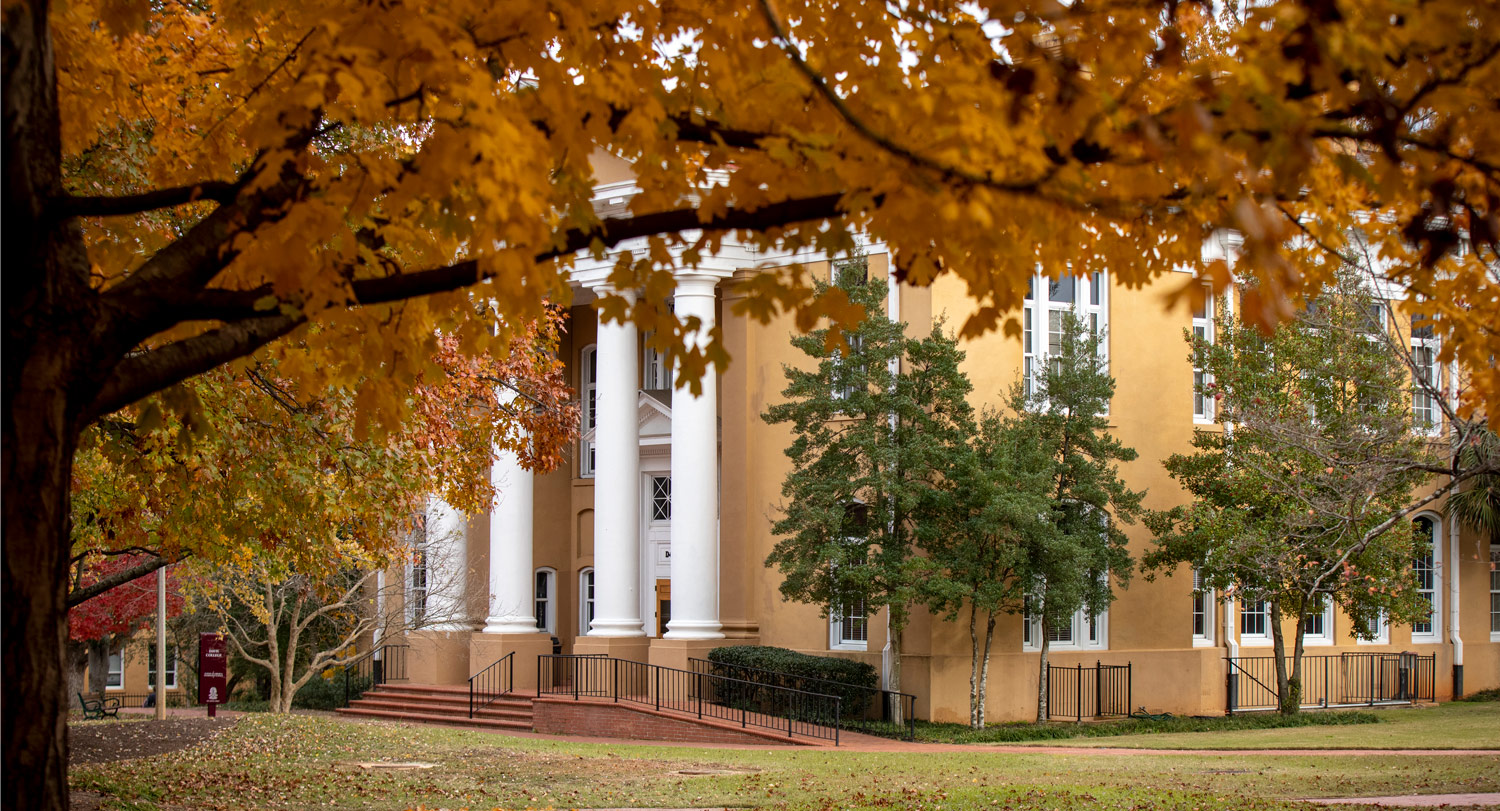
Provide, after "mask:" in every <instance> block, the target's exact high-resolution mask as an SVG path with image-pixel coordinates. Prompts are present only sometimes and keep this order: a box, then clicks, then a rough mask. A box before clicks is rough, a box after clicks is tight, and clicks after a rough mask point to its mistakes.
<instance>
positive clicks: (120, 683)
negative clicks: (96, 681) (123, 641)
mask: <svg viewBox="0 0 1500 811" xmlns="http://www.w3.org/2000/svg"><path fill="white" fill-rule="evenodd" d="M111 681H113V682H115V684H110V682H111ZM104 689H106V690H124V689H125V651H124V650H116V651H113V652H112V653H110V654H109V656H107V657H105V659H104Z"/></svg>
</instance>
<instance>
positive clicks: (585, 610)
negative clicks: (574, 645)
mask: <svg viewBox="0 0 1500 811" xmlns="http://www.w3.org/2000/svg"><path fill="white" fill-rule="evenodd" d="M593 624H594V569H593V567H592V566H590V567H589V568H587V569H584V570H583V571H581V572H579V573H578V634H579V636H584V635H586V634H588V632H589V626H591V625H593Z"/></svg>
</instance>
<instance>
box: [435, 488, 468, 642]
mask: <svg viewBox="0 0 1500 811" xmlns="http://www.w3.org/2000/svg"><path fill="white" fill-rule="evenodd" d="M466 535H467V533H466V532H465V526H464V517H463V515H462V514H461V513H459V511H458V510H455V509H453V507H452V506H451V505H449V504H448V502H446V501H443V500H442V499H440V498H437V497H436V496H433V497H431V498H429V499H428V501H427V539H426V540H427V616H428V617H430V618H431V620H430V622H431V625H430V626H429V627H430V628H431V629H432V630H437V631H462V630H465V629H466V628H467V627H468V607H467V606H466V605H465V604H464V600H465V587H466V586H467V585H468V582H467V581H468V571H469V561H468V549H467V547H468V538H467V537H466Z"/></svg>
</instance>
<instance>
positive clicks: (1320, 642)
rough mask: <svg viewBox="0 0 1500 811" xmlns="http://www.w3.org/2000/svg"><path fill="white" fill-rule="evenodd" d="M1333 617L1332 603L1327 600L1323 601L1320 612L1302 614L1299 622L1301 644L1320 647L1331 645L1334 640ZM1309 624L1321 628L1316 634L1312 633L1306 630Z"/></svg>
mask: <svg viewBox="0 0 1500 811" xmlns="http://www.w3.org/2000/svg"><path fill="white" fill-rule="evenodd" d="M1333 617H1334V613H1333V601H1332V600H1329V599H1324V600H1323V607H1322V609H1321V610H1318V611H1315V612H1310V613H1307V614H1303V615H1302V620H1301V622H1302V628H1303V631H1302V644H1303V645H1304V646H1309V645H1311V646H1321V647H1326V646H1328V645H1332V644H1333V640H1334V627H1333ZM1309 623H1312V624H1316V625H1319V626H1321V628H1320V629H1319V630H1318V632H1317V633H1313V632H1312V631H1310V630H1308V625H1309Z"/></svg>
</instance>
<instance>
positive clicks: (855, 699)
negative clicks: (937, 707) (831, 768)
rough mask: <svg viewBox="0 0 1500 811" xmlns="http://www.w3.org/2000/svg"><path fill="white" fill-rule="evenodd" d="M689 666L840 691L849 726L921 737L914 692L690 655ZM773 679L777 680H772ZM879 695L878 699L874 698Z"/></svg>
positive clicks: (767, 681)
mask: <svg viewBox="0 0 1500 811" xmlns="http://www.w3.org/2000/svg"><path fill="white" fill-rule="evenodd" d="M688 666H689V667H690V668H692V670H693V672H695V673H711V674H713V675H717V676H728V677H729V678H734V679H741V680H743V681H752V682H756V683H758V684H767V685H770V686H782V687H787V686H791V685H789V684H787V682H794V683H795V684H796V685H797V687H795V688H794V689H798V690H803V691H806V692H812V693H827V694H830V695H836V696H838V697H839V698H840V700H842V701H843V705H842V707H841V709H842V711H843V716H842V717H841V718H840V719H839V720H840V722H841V723H842V725H843V726H844V727H845V728H848V729H854V728H856V727H857V728H859V731H861V732H865V733H869V734H873V735H889V733H890V731H891V730H892V729H893V728H895V729H900V730H901V737H904V738H905V739H906V740H909V741H910V740H916V737H917V719H916V711H917V697H916V696H914V695H912V694H911V693H901V692H896V691H894V690H882V689H881V688H879V687H866V686H865V685H862V684H850V683H849V682H846V681H834V680H833V679H823V678H819V677H817V676H800V675H797V674H795V673H783V672H781V671H778V670H767V669H766V668H761V667H751V666H749V665H735V664H729V663H726V662H715V661H714V660H712V659H691V658H690V659H688ZM772 679H775V681H771V680H772ZM877 698H878V699H879V700H878V701H877V700H873V699H877ZM893 699H894V701H893ZM893 703H896V704H899V705H900V708H901V724H900V725H899V726H897V725H895V724H893V723H892V720H891V715H892V713H891V709H892V704H893Z"/></svg>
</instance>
